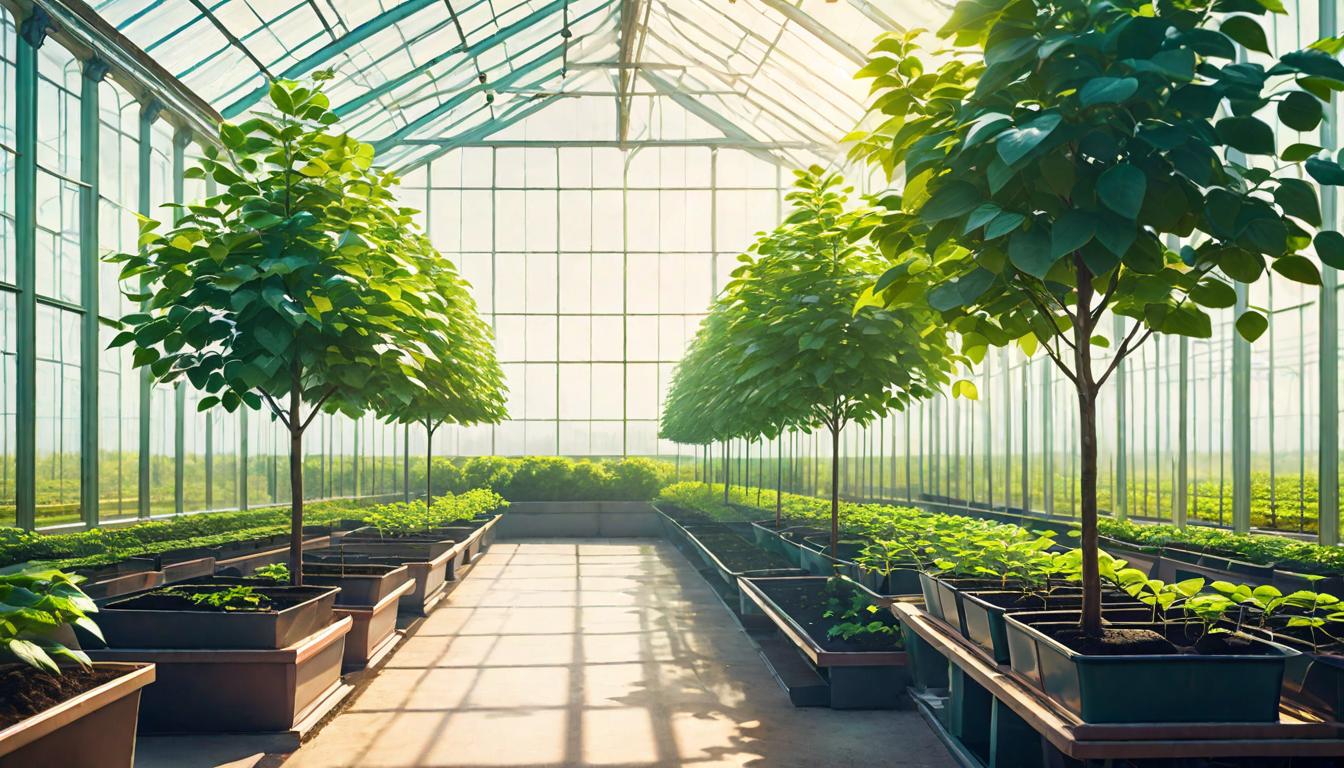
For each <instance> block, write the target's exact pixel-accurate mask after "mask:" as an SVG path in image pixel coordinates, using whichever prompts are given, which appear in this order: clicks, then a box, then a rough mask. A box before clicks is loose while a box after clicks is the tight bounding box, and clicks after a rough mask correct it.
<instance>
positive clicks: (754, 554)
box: [691, 527, 794, 573]
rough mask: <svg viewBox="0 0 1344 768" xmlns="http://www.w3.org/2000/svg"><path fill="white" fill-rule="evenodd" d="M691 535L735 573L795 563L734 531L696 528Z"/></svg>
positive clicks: (790, 566) (786, 566)
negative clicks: (762, 547)
mask: <svg viewBox="0 0 1344 768" xmlns="http://www.w3.org/2000/svg"><path fill="white" fill-rule="evenodd" d="M691 535H692V536H694V537H695V538H696V539H698V540H699V541H700V543H701V544H703V545H705V548H706V549H708V550H709V551H710V552H713V553H714V556H715V557H717V558H718V559H719V562H720V563H723V566H724V567H725V568H727V569H728V570H729V571H732V572H733V573H741V572H743V571H762V570H767V569H772V568H793V567H794V565H793V563H791V562H789V561H788V560H785V559H784V558H783V557H782V556H781V555H778V554H776V553H774V552H770V551H767V550H764V549H761V548H760V547H758V546H756V542H755V541H752V540H749V539H746V538H744V537H742V536H739V535H737V534H736V533H733V532H732V531H725V530H717V529H715V528H710V527H706V528H696V529H694V530H692V531H691Z"/></svg>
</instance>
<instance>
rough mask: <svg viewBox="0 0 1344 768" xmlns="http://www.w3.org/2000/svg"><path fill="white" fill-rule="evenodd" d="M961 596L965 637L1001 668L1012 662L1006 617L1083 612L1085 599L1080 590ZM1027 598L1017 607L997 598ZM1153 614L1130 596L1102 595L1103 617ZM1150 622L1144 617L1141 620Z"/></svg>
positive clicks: (979, 592) (976, 592) (963, 593)
mask: <svg viewBox="0 0 1344 768" xmlns="http://www.w3.org/2000/svg"><path fill="white" fill-rule="evenodd" d="M958 592H959V593H960V598H961V601H960V606H961V619H962V625H963V627H964V629H965V637H966V639H967V640H970V641H971V642H972V643H975V645H976V646H977V647H979V648H980V650H982V651H984V652H985V653H987V654H989V656H990V658H992V659H994V661H995V663H997V664H1007V663H1008V662H1009V658H1010V656H1009V649H1008V630H1007V626H1006V625H1005V624H1004V616H1005V615H1008V614H1015V613H1021V612H1023V611H1052V610H1081V609H1082V606H1083V597H1082V594H1081V592H1080V591H1079V590H1070V591H1069V592H1067V593H1063V594H1059V593H1057V594H1053V595H1050V596H1049V597H1045V598H1039V597H1035V596H1029V595H1027V596H1024V595H1023V594H1022V593H1021V592H1000V591H997V590H995V591H984V590H969V591H967V590H958ZM1001 595H1007V596H1009V597H1020V598H1023V599H1022V600H1021V601H1020V602H1018V603H1017V604H1016V605H1011V606H1005V605H1002V604H1001V603H1003V602H1006V601H1004V600H1002V599H1000V598H998V597H997V596H1001ZM1111 608H1120V609H1134V608H1139V609H1142V610H1144V611H1147V610H1149V609H1148V608H1146V607H1144V606H1143V604H1142V603H1140V602H1138V601H1137V600H1135V599H1134V598H1132V597H1130V596H1129V595H1126V594H1123V593H1118V592H1103V593H1102V614H1103V616H1106V615H1108V612H1109V609H1111ZM1144 618H1147V616H1140V617H1139V620H1142V619H1144Z"/></svg>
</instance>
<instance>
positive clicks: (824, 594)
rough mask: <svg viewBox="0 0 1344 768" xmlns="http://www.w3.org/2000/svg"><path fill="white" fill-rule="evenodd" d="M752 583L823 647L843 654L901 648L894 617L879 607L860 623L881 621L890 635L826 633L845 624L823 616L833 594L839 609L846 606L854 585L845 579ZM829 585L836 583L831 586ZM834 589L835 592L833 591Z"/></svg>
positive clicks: (839, 620) (837, 619) (897, 649)
mask: <svg viewBox="0 0 1344 768" xmlns="http://www.w3.org/2000/svg"><path fill="white" fill-rule="evenodd" d="M753 583H754V584H755V585H756V586H757V587H759V588H760V589H761V591H763V592H765V594H766V595H767V596H769V598H770V599H771V600H773V601H774V602H775V604H776V605H778V606H779V607H780V608H782V609H784V612H785V613H787V614H788V615H789V617H790V618H792V619H793V620H794V621H795V622H797V623H798V626H800V627H802V628H803V629H804V630H805V631H806V632H807V634H808V635H809V636H810V637H811V638H812V639H813V640H814V641H815V642H816V643H817V645H820V646H821V647H822V648H824V649H825V650H828V651H834V652H837V653H846V652H854V651H870V652H871V651H899V650H901V648H902V646H901V634H900V630H899V629H897V624H896V619H895V618H894V617H893V616H892V615H891V613H890V612H888V611H885V610H878V611H877V612H876V613H872V614H868V615H866V616H864V617H863V618H862V620H861V623H863V624H867V623H869V622H872V621H880V622H882V623H883V624H886V625H887V626H889V627H892V628H893V629H896V631H895V632H893V633H892V634H890V635H876V634H868V633H865V634H861V635H856V636H855V637H853V638H851V639H849V640H843V639H841V638H838V637H836V638H832V637H828V636H827V633H828V632H830V630H831V627H834V626H835V625H837V624H842V623H844V622H843V621H842V620H841V619H839V618H826V617H824V616H823V615H822V614H824V613H825V612H826V611H827V610H828V609H829V608H830V607H831V606H830V600H831V597H832V596H834V597H836V598H838V599H839V601H840V605H841V610H844V609H845V608H848V607H849V601H850V595H851V593H852V590H853V588H852V587H849V586H848V585H846V584H845V583H844V582H829V583H828V581H824V580H822V579H807V580H805V581H791V582H784V583H779V584H772V583H769V582H766V581H756V582H753ZM832 584H835V585H838V586H836V587H832V586H831V585H832ZM833 589H834V590H835V591H832V590H833ZM857 621H859V620H856V622H857Z"/></svg>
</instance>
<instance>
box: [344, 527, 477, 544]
mask: <svg viewBox="0 0 1344 768" xmlns="http://www.w3.org/2000/svg"><path fill="white" fill-rule="evenodd" d="M388 540H394V541H409V542H439V541H453V537H452V536H451V535H447V534H444V535H440V534H438V533H436V532H434V531H416V532H413V533H387V534H380V533H378V532H377V531H372V530H370V531H353V532H351V533H350V534H348V535H347V536H346V537H345V538H344V539H342V541H388Z"/></svg>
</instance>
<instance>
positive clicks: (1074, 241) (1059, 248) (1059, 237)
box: [1050, 209, 1097, 259]
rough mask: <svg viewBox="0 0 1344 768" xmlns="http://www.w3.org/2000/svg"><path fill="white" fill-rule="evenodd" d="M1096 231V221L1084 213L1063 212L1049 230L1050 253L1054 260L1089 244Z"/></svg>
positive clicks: (1075, 210) (1074, 210)
mask: <svg viewBox="0 0 1344 768" xmlns="http://www.w3.org/2000/svg"><path fill="white" fill-rule="evenodd" d="M1096 231H1097V221H1096V219H1094V218H1093V217H1092V216H1091V215H1090V214H1088V213H1087V212H1086V211H1080V210H1078V209H1072V210H1068V211H1065V212H1064V215H1062V216H1060V217H1059V219H1058V220H1056V221H1055V226H1054V228H1053V229H1051V230H1050V253H1051V255H1052V256H1054V257H1055V258H1056V259H1058V258H1059V257H1060V256H1063V255H1064V254H1066V253H1072V252H1074V251H1076V250H1078V249H1079V248H1082V247H1083V246H1084V245H1087V244H1088V243H1089V242H1091V240H1092V237H1093V235H1095V234H1096Z"/></svg>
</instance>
